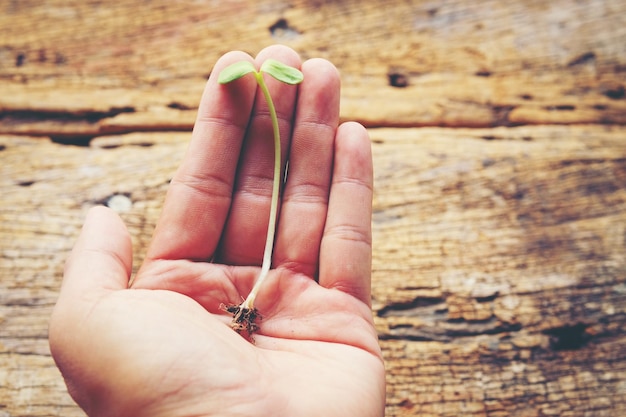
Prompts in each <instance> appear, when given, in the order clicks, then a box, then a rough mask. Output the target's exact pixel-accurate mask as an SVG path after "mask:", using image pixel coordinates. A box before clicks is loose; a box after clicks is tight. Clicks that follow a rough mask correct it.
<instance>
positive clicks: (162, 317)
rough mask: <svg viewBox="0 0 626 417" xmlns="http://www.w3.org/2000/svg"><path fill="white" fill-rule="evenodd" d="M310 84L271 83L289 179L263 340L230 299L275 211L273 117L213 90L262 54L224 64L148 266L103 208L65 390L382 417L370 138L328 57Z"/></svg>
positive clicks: (71, 284)
mask: <svg viewBox="0 0 626 417" xmlns="http://www.w3.org/2000/svg"><path fill="white" fill-rule="evenodd" d="M269 57H272V58H274V59H277V60H279V61H282V62H284V63H286V64H288V65H292V66H295V67H299V68H300V67H301V70H302V72H303V73H304V82H303V83H302V84H301V85H300V86H298V87H293V86H287V85H284V84H281V83H278V82H274V81H273V80H267V81H268V86H269V88H270V90H271V91H272V95H273V97H274V100H275V104H276V109H277V112H278V115H279V119H280V128H281V137H282V140H283V149H284V155H283V156H282V159H283V161H284V165H286V164H287V161H288V164H289V165H288V175H287V180H286V183H285V187H284V190H283V194H282V197H281V203H280V219H279V226H278V230H277V235H276V246H275V251H274V255H273V262H272V268H273V269H272V271H270V275H269V277H268V280H267V281H266V282H265V283H264V286H263V287H262V288H261V290H260V292H259V295H258V297H257V301H256V307H257V308H258V310H259V312H260V314H261V315H262V320H261V321H260V322H258V324H259V326H260V328H259V331H258V332H257V333H255V335H254V340H253V341H250V340H247V339H246V338H244V337H242V336H240V335H239V334H237V333H236V332H234V331H233V330H232V329H231V328H230V327H229V326H228V323H229V322H230V316H229V315H227V314H226V313H224V312H223V311H222V310H220V305H222V304H239V303H240V302H241V301H242V299H243V298H244V297H245V296H246V295H247V294H248V293H249V291H250V289H251V288H252V285H253V283H254V280H255V279H256V277H257V276H258V273H259V269H260V264H261V258H262V254H263V246H264V242H265V232H266V228H267V224H268V216H269V205H270V198H271V182H272V177H271V176H272V161H273V156H272V152H273V147H272V146H271V143H272V130H271V121H270V118H269V115H268V112H267V108H266V106H265V104H264V102H263V98H262V97H261V95H260V94H256V84H255V81H254V80H253V79H246V78H243V79H241V80H238V81H236V82H235V83H233V84H232V85H228V86H221V85H218V84H217V82H216V79H217V74H218V73H219V71H220V70H221V69H222V68H224V67H226V66H227V65H229V64H230V63H232V62H235V61H238V60H242V59H247V60H251V61H252V58H250V57H249V56H248V55H246V54H243V53H238V52H233V53H228V54H226V55H224V56H223V57H222V59H220V60H219V61H218V63H217V64H216V67H215V70H214V71H213V73H212V75H211V77H210V79H209V81H208V83H207V87H206V89H205V92H204V94H203V97H202V100H201V104H200V107H199V112H198V119H197V121H196V125H195V128H194V133H193V138H192V141H191V144H190V147H189V150H188V153H187V156H186V157H185V160H184V161H183V163H182V165H181V167H180V169H179V170H178V171H177V173H176V175H175V177H174V179H173V180H172V183H171V186H170V190H169V192H168V195H167V198H166V201H165V204H164V208H163V213H162V215H161V218H160V219H159V222H158V224H157V228H156V230H155V234H154V237H153V241H152V243H151V245H150V248H149V250H148V253H147V256H146V259H145V261H144V264H143V266H142V267H141V269H140V271H139V272H138V273H137V276H136V277H135V278H134V280H132V282H131V283H130V284H129V278H130V270H131V264H132V249H131V245H130V239H129V236H128V232H127V231H126V229H125V227H124V225H123V223H122V222H121V220H120V219H119V217H118V216H117V215H116V214H115V213H113V212H112V211H110V210H108V209H106V208H103V207H99V208H95V209H92V210H91V211H90V213H89V215H88V217H87V219H86V221H85V226H84V228H83V232H82V233H81V236H80V238H79V240H78V242H77V244H76V246H75V249H74V251H73V252H72V255H71V256H70V258H69V260H68V262H67V266H66V272H65V277H64V282H63V287H62V290H61V294H60V297H59V301H58V303H57V307H56V308H55V312H54V314H53V317H52V320H51V326H50V344H51V348H52V353H53V356H54V358H55V361H56V362H57V364H58V365H59V368H60V369H61V371H62V373H63V375H64V377H65V379H66V383H67V385H68V389H69V391H70V393H71V394H72V396H73V397H74V399H75V400H76V401H77V402H78V404H79V405H80V406H81V407H83V409H84V410H85V411H86V412H87V413H88V414H89V415H91V416H109V415H110V416H142V415H146V416H213V415H214V416H225V415H233V416H234V415H237V416H248V415H250V416H342V417H344V416H360V417H361V416H364V417H367V416H381V415H382V414H383V410H384V397H385V388H384V366H383V363H382V359H381V354H380V349H379V347H378V343H377V338H376V332H375V330H374V326H373V323H372V317H371V309H370V305H369V297H370V267H371V231H370V219H371V198H372V163H371V153H370V152H371V151H370V145H369V141H368V138H367V133H366V132H365V130H364V129H363V128H362V127H361V126H360V125H358V124H355V123H346V124H343V125H341V126H339V116H338V113H339V77H338V74H337V71H336V70H335V68H334V67H333V66H332V65H331V64H329V63H328V62H327V61H324V60H310V61H307V62H305V63H304V64H302V65H300V61H299V58H298V56H297V55H296V54H295V53H294V52H293V51H291V50H290V49H288V48H286V47H278V46H277V47H270V48H267V49H266V50H264V51H262V52H261V53H260V54H259V56H258V57H257V58H256V62H255V64H256V65H257V67H258V66H259V65H260V64H261V63H262V62H263V61H264V60H265V59H267V58H269Z"/></svg>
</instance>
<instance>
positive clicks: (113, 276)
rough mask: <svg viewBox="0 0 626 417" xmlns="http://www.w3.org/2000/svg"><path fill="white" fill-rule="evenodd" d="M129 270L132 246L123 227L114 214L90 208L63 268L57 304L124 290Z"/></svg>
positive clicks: (108, 210)
mask: <svg viewBox="0 0 626 417" xmlns="http://www.w3.org/2000/svg"><path fill="white" fill-rule="evenodd" d="M131 268H132V246H131V241H130V236H129V234H128V231H127V229H126V226H125V225H124V223H123V222H122V220H121V219H120V218H119V216H118V215H117V214H116V213H115V212H114V211H112V210H110V209H108V208H106V207H103V206H97V207H94V208H92V209H91V210H90V211H89V212H88V214H87V217H86V219H85V224H84V225H83V228H82V231H81V233H80V236H79V238H78V241H77V242H76V245H75V246H74V249H73V250H72V253H71V254H70V257H69V258H68V260H67V262H66V264H65V272H64V276H63V284H62V286H61V294H60V300H61V301H62V302H68V303H70V304H73V303H76V302H79V301H80V300H85V299H88V298H89V297H88V296H89V295H90V294H94V296H97V295H99V294H102V292H108V291H116V290H121V289H125V288H128V280H129V278H130V273H131Z"/></svg>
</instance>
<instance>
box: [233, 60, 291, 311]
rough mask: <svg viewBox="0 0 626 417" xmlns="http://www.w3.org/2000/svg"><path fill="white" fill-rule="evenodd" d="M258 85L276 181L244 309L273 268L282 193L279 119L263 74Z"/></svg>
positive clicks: (249, 304)
mask: <svg viewBox="0 0 626 417" xmlns="http://www.w3.org/2000/svg"><path fill="white" fill-rule="evenodd" d="M254 76H255V77H256V80H257V83H258V84H259V86H260V87H261V91H262V92H263V95H264V96H265V100H266V101H267V107H268V108H269V111H270V118H271V119H272V130H273V131H274V179H273V186H272V200H271V203H270V218H269V223H268V225H267V238H266V240H265V251H264V253H263V263H262V264H261V273H260V274H259V277H258V278H257V280H256V282H255V283H254V286H253V287H252V291H250V294H248V297H247V298H246V300H245V301H244V302H243V304H242V305H241V307H242V308H248V309H253V308H254V300H255V298H256V296H257V293H258V292H259V288H261V285H262V284H263V281H265V278H266V277H267V275H268V273H269V270H270V267H271V266H272V252H273V249H274V235H275V233H276V217H277V214H278V194H279V192H280V167H281V150H280V130H279V126H278V117H277V115H276V108H275V107H274V102H273V101H272V97H271V95H270V91H269V90H268V88H267V85H266V84H265V80H264V79H263V73H262V72H255V73H254Z"/></svg>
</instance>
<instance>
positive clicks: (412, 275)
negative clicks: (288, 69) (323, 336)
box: [0, 0, 626, 417]
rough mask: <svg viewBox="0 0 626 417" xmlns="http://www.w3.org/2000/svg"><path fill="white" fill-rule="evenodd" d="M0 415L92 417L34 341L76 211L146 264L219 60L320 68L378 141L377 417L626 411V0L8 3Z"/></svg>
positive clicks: (0, 146)
mask: <svg viewBox="0 0 626 417" xmlns="http://www.w3.org/2000/svg"><path fill="white" fill-rule="evenodd" d="M0 28H1V29H0V162H1V164H0V172H1V175H0V190H1V194H2V198H1V202H0V416H68V417H69V416H82V415H84V414H83V413H82V412H81V411H80V410H79V409H78V408H77V407H76V406H75V405H74V403H73V402H72V400H71V399H70V397H69V396H68V394H67V393H66V389H65V385H64V383H63V381H62V379H61V376H60V374H59V372H58V370H57V369H56V367H55V366H54V364H53V361H52V358H51V357H50V353H49V349H48V343H47V323H48V317H49V314H50V311H51V308H52V306H53V305H54V302H55V299H56V296H57V293H58V289H59V284H60V281H61V276H62V268H63V262H64V260H65V257H66V256H67V253H68V250H69V249H70V248H71V246H72V244H73V242H74V240H75V238H76V235H77V233H78V231H79V228H80V226H81V224H82V221H83V217H84V214H85V212H86V210H87V209H88V208H89V207H91V206H93V205H96V204H107V203H110V201H111V198H112V197H113V196H123V197H126V198H127V200H129V201H130V203H131V204H130V206H129V207H125V208H123V209H122V213H121V215H122V216H123V218H124V220H125V221H126V223H127V224H128V227H129V229H130V231H131V233H132V236H133V241H134V245H135V251H136V253H137V254H138V256H137V257H136V260H135V262H136V265H138V264H139V263H140V262H141V259H142V256H141V255H142V254H143V251H144V249H145V246H146V243H147V242H148V240H149V238H150V235H151V232H152V229H153V226H154V224H155V221H156V219H157V217H158V214H159V211H160V207H161V204H162V201H163V197H164V193H165V190H166V188H167V184H168V181H169V179H170V178H171V176H172V173H173V171H174V170H175V168H176V167H177V165H178V164H179V162H180V160H181V157H182V154H183V152H184V150H185V148H186V145H187V142H188V140H189V137H190V135H189V131H190V129H191V127H192V123H193V120H194V117H195V110H196V106H197V103H198V100H199V97H200V93H201V91H202V89H203V85H204V82H205V79H206V77H207V75H208V74H209V72H210V70H211V67H212V65H213V63H214V62H215V61H216V59H217V58H218V57H219V56H220V55H221V54H222V53H224V52H226V51H229V50H233V49H242V50H245V51H248V52H250V53H252V54H255V53H256V52H258V51H259V50H260V49H261V48H263V47H264V46H267V45H270V44H272V43H284V44H287V45H289V46H291V47H293V48H294V49H296V50H298V51H299V52H300V53H301V55H302V57H303V58H309V57H323V58H327V59H329V60H331V61H333V62H334V63H335V64H336V65H337V66H338V68H339V69H340V70H341V73H342V79H343V92H342V100H343V101H342V118H343V119H345V120H358V121H360V122H362V123H363V124H365V125H366V126H367V127H368V128H369V131H370V134H371V137H372V139H373V150H374V158H375V172H376V174H375V181H376V195H375V202H374V204H375V213H374V219H373V220H374V239H375V242H374V243H375V246H374V265H373V268H374V270H373V305H374V314H375V318H376V325H377V328H378V331H379V335H380V340H381V345H382V347H383V349H384V355H385V359H386V362H387V368H388V399H387V402H388V403H387V415H388V416H548V415H560V416H618V415H626V336H625V335H624V326H625V325H626V126H625V124H626V87H625V85H626V2H624V1H620V0H588V1H584V0H581V1H573V0H572V1H567V0H554V1H545V0H527V1H524V0H515V1H509V2H502V1H497V0H486V1H481V2H474V1H469V0H442V1H438V2H434V1H413V2H404V1H386V2H382V1H379V2H376V1H363V0H344V1H337V2H331V1H321V0H314V1H305V0H294V1H291V2H275V1H274V2H272V1H268V0H259V1H247V0H232V1H223V2H217V1H208V0H207V1H192V0H187V1H177V2H171V1H154V2H133V1H116V2H110V3H107V2H96V1H75V0H50V1H45V2H27V1H11V2H9V1H5V2H2V3H0Z"/></svg>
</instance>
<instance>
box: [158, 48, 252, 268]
mask: <svg viewBox="0 0 626 417" xmlns="http://www.w3.org/2000/svg"><path fill="white" fill-rule="evenodd" d="M241 60H247V61H250V62H253V59H252V58H251V57H250V56H249V55H248V54H245V53H243V52H229V53H227V54H225V55H224V56H222V58H220V59H219V60H218V62H217V63H216V64H215V67H214V69H213V71H212V72H211V75H210V77H209V80H208V81H207V84H206V87H205V90H204V93H203V95H202V98H201V100H200V105H199V107H198V115H197V118H196V123H195V125H194V130H193V134H192V139H191V143H190V145H189V148H188V150H187V153H186V155H185V157H184V159H183V161H182V163H181V165H180V168H179V169H178V171H177V172H176V174H175V175H174V178H173V179H172V182H171V184H170V187H169V189H168V192H167V196H166V199H165V203H164V205H163V211H162V214H161V217H160V218H159V221H158V223H157V226H156V229H155V231H154V236H153V238H152V242H151V245H150V248H149V249H148V253H147V256H146V261H147V262H149V261H150V260H154V259H191V260H206V259H210V258H211V257H212V256H213V254H214V252H215V248H216V247H217V244H218V242H219V239H220V235H221V233H222V228H223V227H224V223H225V221H226V218H227V216H228V211H229V208H230V204H231V199H232V189H233V183H234V178H235V171H236V169H237V162H238V160H239V154H240V151H241V144H242V142H243V138H244V135H245V132H246V128H247V125H248V120H249V118H250V113H251V111H252V106H253V103H254V97H255V93H256V84H255V81H254V77H243V78H241V79H239V80H237V81H234V82H233V83H231V84H229V85H228V87H227V88H226V87H225V86H223V85H220V84H218V82H217V78H218V75H219V73H220V71H221V70H222V69H223V68H225V67H226V66H228V65H230V64H232V63H234V62H237V61H241Z"/></svg>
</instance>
